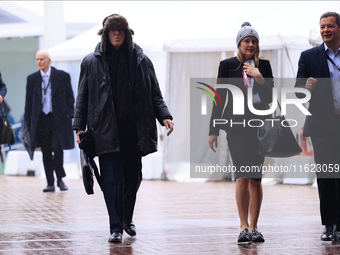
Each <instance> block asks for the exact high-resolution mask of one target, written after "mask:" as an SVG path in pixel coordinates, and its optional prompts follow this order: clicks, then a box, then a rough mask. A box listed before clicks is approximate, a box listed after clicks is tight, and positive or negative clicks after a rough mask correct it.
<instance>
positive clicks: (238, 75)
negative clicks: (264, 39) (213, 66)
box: [209, 57, 274, 135]
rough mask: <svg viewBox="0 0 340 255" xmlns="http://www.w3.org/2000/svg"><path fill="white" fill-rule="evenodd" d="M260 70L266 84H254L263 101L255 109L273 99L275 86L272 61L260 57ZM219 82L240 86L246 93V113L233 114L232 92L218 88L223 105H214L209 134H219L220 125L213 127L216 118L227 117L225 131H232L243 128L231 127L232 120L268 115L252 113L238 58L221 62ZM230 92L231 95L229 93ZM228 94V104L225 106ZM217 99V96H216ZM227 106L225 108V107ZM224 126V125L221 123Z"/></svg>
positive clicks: (255, 90) (254, 90) (258, 117)
mask: <svg viewBox="0 0 340 255" xmlns="http://www.w3.org/2000/svg"><path fill="white" fill-rule="evenodd" d="M258 68H259V71H260V73H261V74H262V76H263V78H265V83H264V84H259V83H257V82H256V81H254V85H253V93H256V92H258V93H259V95H260V98H261V101H262V103H260V104H256V105H254V108H255V109H258V110H265V109H266V106H267V104H269V103H271V101H272V88H273V87H274V78H273V73H272V69H271V66H270V62H269V61H268V60H264V59H260V62H259V67H258ZM217 83H219V84H232V85H235V86H237V87H238V88H240V89H241V90H242V92H243V95H244V110H245V112H244V115H233V97H232V96H230V95H231V93H228V90H227V89H217V90H216V91H217V93H218V94H219V95H220V98H221V101H222V104H223V106H221V105H217V106H215V105H213V108H212V114H211V119H210V130H209V135H218V134H219V129H220V128H219V127H213V120H214V119H226V120H228V124H226V125H223V128H222V129H224V130H225V131H231V130H234V129H237V128H242V127H243V126H242V125H235V126H233V127H230V120H231V119H232V120H233V122H234V123H235V122H242V121H243V120H244V119H245V120H246V121H248V120H250V119H265V118H267V117H268V116H258V115H254V114H253V113H251V112H250V111H249V109H248V104H247V96H246V95H247V93H246V87H245V86H244V81H243V75H242V64H241V62H240V61H239V60H238V59H237V58H236V57H233V58H229V59H225V60H223V61H221V62H220V66H219V69H218V81H217ZM228 94H229V95H228ZM227 95H228V101H227V105H226V106H225V107H224V104H225V102H226V99H227ZM216 100H217V98H216ZM224 108H225V109H224ZM246 125H247V124H246ZM252 125H255V123H252ZM219 126H222V125H219Z"/></svg>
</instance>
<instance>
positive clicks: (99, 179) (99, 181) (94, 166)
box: [89, 158, 103, 191]
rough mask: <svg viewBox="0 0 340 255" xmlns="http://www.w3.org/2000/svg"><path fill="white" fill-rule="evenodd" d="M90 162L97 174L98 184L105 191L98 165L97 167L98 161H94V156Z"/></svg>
mask: <svg viewBox="0 0 340 255" xmlns="http://www.w3.org/2000/svg"><path fill="white" fill-rule="evenodd" d="M89 163H90V165H91V167H92V169H93V172H94V175H95V176H96V179H97V182H98V185H99V187H100V189H101V190H102V191H103V188H102V182H101V176H100V174H99V171H98V167H97V165H96V163H95V162H94V160H93V158H91V159H90V161H89Z"/></svg>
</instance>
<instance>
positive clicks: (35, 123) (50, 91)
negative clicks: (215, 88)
mask: <svg viewBox="0 0 340 255" xmlns="http://www.w3.org/2000/svg"><path fill="white" fill-rule="evenodd" d="M36 62H37V66H38V69H39V71H37V72H35V73H32V74H30V75H29V76H28V77H27V85H26V101H25V114H24V121H25V122H26V125H27V128H28V130H29V134H30V140H31V149H32V150H34V149H35V148H37V147H41V152H42V155H43V163H44V168H45V174H46V179H47V187H46V188H45V189H44V190H43V192H54V191H55V187H54V181H55V178H54V172H55V174H56V177H57V186H58V187H59V188H60V190H61V191H65V190H68V187H67V186H66V185H65V183H64V182H63V180H62V178H63V177H65V176H66V173H65V170H64V167H63V164H64V152H63V150H68V149H73V148H74V135H73V131H72V118H73V115H74V96H73V90H72V86H71V78H70V75H69V74H68V73H66V72H64V71H62V70H58V69H56V68H54V67H51V66H50V64H51V58H50V56H49V53H48V52H47V51H45V50H41V51H38V52H37V54H36Z"/></svg>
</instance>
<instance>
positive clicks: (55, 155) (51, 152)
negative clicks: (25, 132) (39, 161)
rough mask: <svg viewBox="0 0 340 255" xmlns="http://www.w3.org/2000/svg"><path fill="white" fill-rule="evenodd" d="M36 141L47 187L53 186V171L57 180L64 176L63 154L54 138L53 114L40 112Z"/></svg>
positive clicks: (56, 138)
mask: <svg viewBox="0 0 340 255" xmlns="http://www.w3.org/2000/svg"><path fill="white" fill-rule="evenodd" d="M36 139H37V141H38V143H39V145H40V147H41V152H42V155H43V163H44V168H45V175H46V179H47V185H49V186H53V185H54V174H53V171H55V173H56V176H57V179H58V180H61V178H63V177H65V176H66V173H65V170H64V167H63V164H64V152H63V150H62V148H61V145H60V142H59V139H58V137H57V136H56V131H55V127H54V120H53V113H49V114H47V115H45V114H44V113H43V112H41V114H40V116H39V124H38V130H37V134H36Z"/></svg>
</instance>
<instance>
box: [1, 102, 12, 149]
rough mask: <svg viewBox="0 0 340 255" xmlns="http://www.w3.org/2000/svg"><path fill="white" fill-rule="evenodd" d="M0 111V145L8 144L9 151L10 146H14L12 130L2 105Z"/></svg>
mask: <svg viewBox="0 0 340 255" xmlns="http://www.w3.org/2000/svg"><path fill="white" fill-rule="evenodd" d="M0 109H1V110H0V111H1V112H2V113H3V117H2V127H1V134H0V144H8V147H9V149H11V145H12V144H15V134H14V130H13V127H12V125H11V123H10V122H9V120H8V118H7V114H6V113H5V112H4V110H3V107H2V105H1V106H0Z"/></svg>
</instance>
